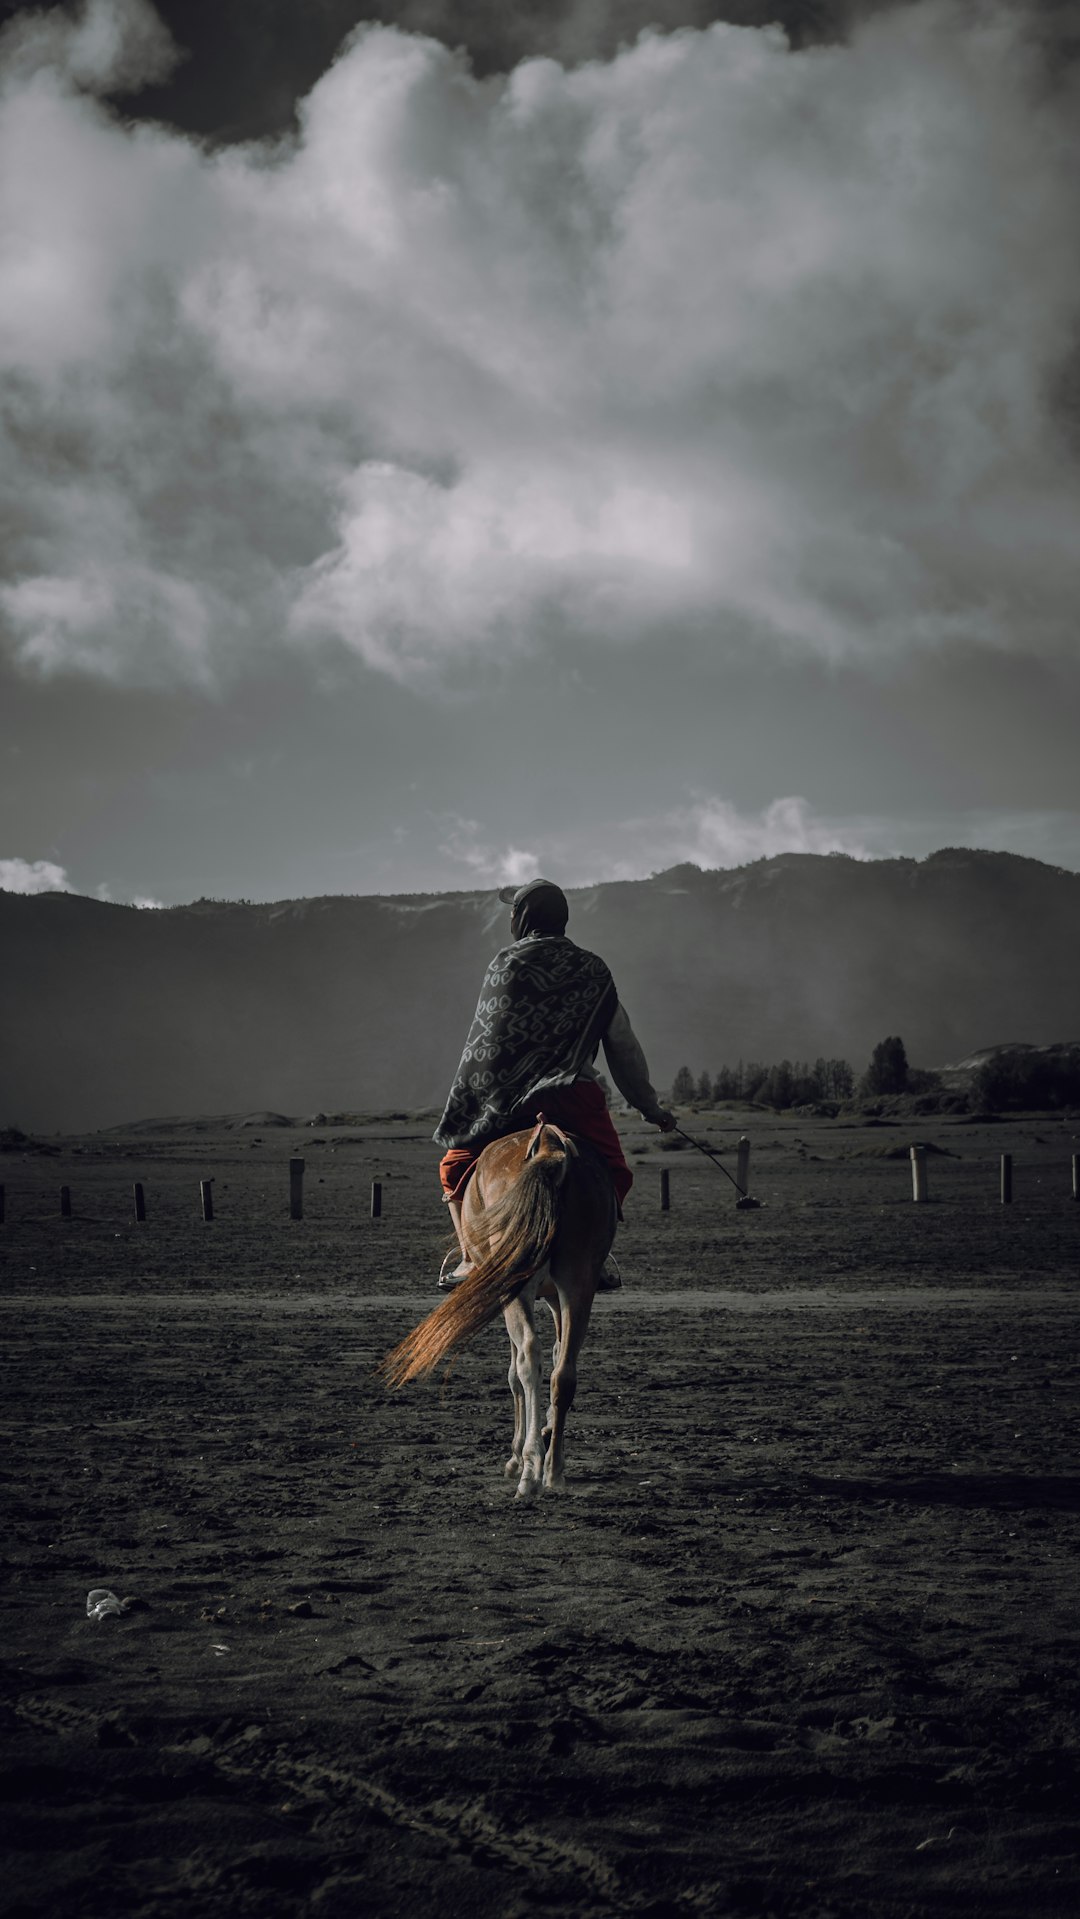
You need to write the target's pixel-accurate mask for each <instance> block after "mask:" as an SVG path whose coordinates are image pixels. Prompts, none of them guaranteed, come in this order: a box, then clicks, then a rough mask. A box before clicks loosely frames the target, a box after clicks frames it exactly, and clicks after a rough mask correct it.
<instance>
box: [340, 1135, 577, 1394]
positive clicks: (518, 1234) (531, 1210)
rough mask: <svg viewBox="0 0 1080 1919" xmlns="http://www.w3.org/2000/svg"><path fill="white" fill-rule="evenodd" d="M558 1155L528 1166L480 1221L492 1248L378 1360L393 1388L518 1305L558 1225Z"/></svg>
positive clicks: (561, 1172) (564, 1166) (563, 1161)
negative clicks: (438, 1304) (520, 1296)
mask: <svg viewBox="0 0 1080 1919" xmlns="http://www.w3.org/2000/svg"><path fill="white" fill-rule="evenodd" d="M569 1164H570V1162H569V1159H568V1158H567V1157H566V1156H565V1155H563V1154H554V1153H544V1154H542V1155H540V1156H537V1157H536V1158H534V1159H529V1160H526V1162H525V1165H524V1167H523V1168H522V1171H521V1172H520V1173H519V1175H518V1177H517V1179H516V1180H515V1182H514V1184H513V1186H511V1188H510V1190H509V1191H508V1192H507V1193H506V1194H505V1196H504V1197H503V1198H502V1199H501V1200H500V1201H499V1202H498V1204H497V1205H495V1206H493V1207H491V1208H490V1209H489V1210H488V1211H487V1212H486V1213H485V1215H484V1225H485V1229H486V1230H487V1231H488V1232H489V1233H490V1235H491V1239H492V1241H493V1245H492V1250H491V1251H490V1252H489V1253H488V1254H487V1256H486V1258H485V1259H483V1260H482V1261H481V1263H480V1264H479V1265H478V1266H476V1267H475V1268H474V1269H473V1271H472V1272H471V1273H470V1274H469V1277H468V1278H467V1279H463V1280H462V1282H461V1284H460V1286H456V1287H455V1288H454V1291H453V1292H452V1293H451V1294H450V1296H449V1298H448V1299H445V1300H444V1301H443V1303H442V1305H441V1306H437V1307H436V1308H435V1311H434V1312H433V1313H429V1314H428V1317H427V1318H426V1319H424V1320H421V1322H420V1324H419V1326H416V1327H414V1329H413V1331H412V1332H411V1333H409V1334H407V1336H406V1337H405V1338H404V1339H403V1340H402V1341H401V1343H400V1345H397V1346H395V1347H394V1349H393V1351H392V1352H390V1353H387V1355H386V1357H385V1359H382V1360H380V1361H379V1364H378V1366H377V1367H376V1371H377V1372H379V1373H381V1374H382V1375H383V1377H384V1378H385V1380H386V1381H387V1383H388V1384H389V1385H391V1386H405V1385H407V1384H408V1382H409V1380H410V1379H422V1378H424V1377H425V1376H426V1374H428V1373H431V1372H433V1371H434V1370H435V1367H436V1366H437V1365H438V1364H439V1361H440V1360H441V1359H446V1358H447V1357H448V1355H449V1354H450V1353H452V1352H453V1351H454V1349H455V1348H456V1347H458V1346H463V1345H464V1344H465V1342H466V1340H469V1339H472V1337H473V1335H474V1334H476V1333H478V1332H480V1330H481V1328H482V1327H484V1326H487V1325H488V1324H489V1323H490V1321H491V1320H493V1319H494V1318H495V1316H496V1314H497V1313H499V1312H501V1311H502V1309H503V1307H504V1306H509V1304H510V1301H511V1300H512V1299H516V1298H517V1295H518V1294H519V1293H520V1291H521V1289H522V1287H523V1286H524V1285H525V1283H526V1281H527V1280H529V1279H531V1278H532V1276H533V1274H534V1273H536V1272H539V1270H540V1268H541V1266H543V1265H545V1264H546V1262H547V1260H548V1259H549V1257H550V1255H551V1248H552V1245H553V1243H554V1239H555V1234H556V1232H557V1231H558V1226H559V1213H560V1190H561V1188H562V1185H563V1181H564V1179H565V1177H566V1173H567V1170H568V1167H569Z"/></svg>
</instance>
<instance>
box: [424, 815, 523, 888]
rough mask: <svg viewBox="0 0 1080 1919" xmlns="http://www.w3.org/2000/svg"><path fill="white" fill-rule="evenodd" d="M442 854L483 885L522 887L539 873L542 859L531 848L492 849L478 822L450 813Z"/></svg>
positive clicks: (441, 847)
mask: <svg viewBox="0 0 1080 1919" xmlns="http://www.w3.org/2000/svg"><path fill="white" fill-rule="evenodd" d="M441 832H442V835H443V837H442V840H441V842H440V845H439V852H440V853H441V854H442V855H443V857H444V858H445V859H448V860H450V861H451V862H452V863H453V864H455V865H460V866H464V867H466V868H467V869H468V871H469V873H470V874H471V875H472V877H473V878H474V879H475V881H476V882H477V884H479V885H481V886H523V885H524V884H525V881H526V880H530V879H534V878H535V877H536V875H537V873H538V872H539V870H540V862H539V856H538V855H537V854H536V853H534V852H532V851H530V849H529V848H528V847H520V846H504V847H502V848H501V849H500V848H498V847H496V846H493V845H492V844H491V843H490V841H488V840H487V839H485V838H484V835H483V829H482V828H481V826H480V824H479V821H477V820H465V819H460V818H458V817H457V815H456V814H448V815H447V816H446V817H445V819H443V821H442V822H441Z"/></svg>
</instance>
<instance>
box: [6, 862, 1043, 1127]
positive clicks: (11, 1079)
mask: <svg viewBox="0 0 1080 1919" xmlns="http://www.w3.org/2000/svg"><path fill="white" fill-rule="evenodd" d="M570 897H571V923H570V933H571V936H572V937H573V938H576V939H577V940H578V942H579V943H580V944H581V945H583V946H588V947H591V948H592V949H593V950H594V951H596V952H599V953H602V954H603V956H604V957H605V959H607V961H608V962H609V964H610V965H611V967H612V970H613V972H614V974H615V978H616V981H617V984H618V987H619V991H620V994H621V997H622V999H623V1001H624V1003H625V1004H626V1006H627V1008H628V1010H629V1012H630V1015H631V1018H632V1020H633V1022H634V1025H635V1027H636V1028H637V1030H638V1032H639V1034H640V1037H641V1039H642V1041H643V1043H644V1045H645V1048H646V1051H647V1053H648V1056H649V1060H650V1064H651V1066H652V1069H653V1076H654V1079H655V1081H656V1083H657V1085H658V1086H661V1087H662V1086H664V1085H668V1084H670V1082H671V1079H672V1077H673V1075H674V1073H675V1070H676V1068H677V1067H678V1066H679V1065H680V1064H682V1063H683V1062H686V1063H688V1064H690V1065H691V1066H692V1067H693V1068H694V1069H695V1071H699V1070H701V1069H705V1070H708V1071H710V1072H715V1070H716V1069H717V1068H718V1067H719V1066H720V1065H721V1064H722V1063H724V1062H730V1063H734V1062H735V1061H736V1060H737V1059H739V1058H740V1057H742V1058H744V1059H763V1060H767V1061H771V1060H777V1059H780V1058H783V1057H785V1056H787V1057H789V1058H793V1059H794V1058H800V1059H807V1058H809V1059H811V1060H812V1059H813V1058H815V1057H816V1056H817V1055H820V1054H824V1055H825V1056H826V1057H833V1056H837V1057H845V1058H847V1059H849V1060H850V1061H851V1063H852V1065H853V1066H854V1067H855V1069H856V1071H859V1070H861V1069H862V1067H863V1066H864V1065H865V1063H866V1060H867V1058H868V1057H869V1054H870V1051H871V1049H872V1048H873V1046H874V1045H875V1044H876V1043H877V1041H878V1040H880V1039H881V1038H883V1037H884V1036H885V1035H886V1034H888V1033H899V1034H901V1035H902V1037H903V1039H904V1041H905V1044H906V1047H907V1054H908V1058H909V1060H910V1061H911V1062H912V1063H913V1064H916V1065H923V1066H933V1065H935V1064H939V1063H942V1062H945V1061H948V1060H962V1059H964V1058H966V1057H967V1056H969V1055H971V1054H972V1053H973V1052H974V1051H975V1050H976V1049H978V1048H984V1047H987V1046H992V1045H995V1044H997V1043H999V1042H1000V1041H1001V1040H1002V1038H1003V1037H1004V1036H1010V1035H1020V1036H1022V1037H1023V1039H1024V1040H1025V1041H1026V1042H1027V1043H1029V1044H1033V1045H1044V1044H1047V1043H1049V1042H1052V1041H1055V1040H1060V1039H1062V1038H1063V1037H1065V1036H1066V1035H1068V1034H1070V1033H1072V1032H1073V1031H1074V1030H1075V1028H1076V1025H1077V1002H1076V972H1077V953H1078V952H1080V875H1078V874H1076V873H1069V872H1064V871H1062V870H1061V869H1060V868H1056V867H1051V866H1045V865H1042V864H1041V863H1040V862H1039V861H1037V860H1028V859H1020V858H1017V857H1015V856H1014V855H1012V854H1006V853H982V852H968V851H960V850H950V851H945V852H940V853H935V854H933V855H932V856H931V857H930V858H928V859H925V860H921V861H919V860H910V859H896V860H874V861H857V860H853V859H849V858H847V857H846V856H843V855H840V854H828V855H815V854H793V853H791V854H783V855H781V856H780V857H778V858H776V859H770V860H759V861H757V862H755V863H754V864H753V865H751V866H745V867H741V868H739V869H738V870H736V871H733V872H701V871H700V870H699V869H698V868H697V867H693V866H680V867H675V868H673V869H672V870H671V871H670V872H667V873H660V874H657V875H656V876H655V877H653V878H651V879H647V880H626V881H618V882H612V883H611V884H607V885H602V886H596V887H590V888H588V889H583V890H580V891H577V892H573V893H572V894H571V896H570ZM507 924H508V916H507V910H506V908H505V907H504V906H501V905H500V904H499V903H498V900H497V898H496V896H495V894H494V892H471V893H449V894H445V895H438V896H421V895H414V896H401V897H395V898H366V899H349V898H326V899H311V900H290V901H283V902H281V903H279V904H275V905H255V906H252V905H234V904H229V903H222V902H216V901H199V902H198V903H197V904H195V905H192V906H182V907H171V908H168V909H166V910H163V911H147V910H142V911H140V910H137V909H136V908H134V907H125V906H110V905H103V904H101V903H100V902H98V901H96V900H89V899H82V898H79V897H78V896H76V895H73V894H67V893H47V894H39V895H35V896H30V897H24V896H22V895H16V894H10V893H0V1124H11V1125H16V1126H21V1127H23V1128H32V1129H35V1130H37V1131H53V1130H56V1131H64V1132H69V1131H83V1130H91V1129H93V1128H97V1127H101V1126H111V1125H115V1124H116V1123H117V1122H118V1121H119V1120H120V1119H121V1118H122V1117H127V1118H128V1119H132V1118H135V1117H137V1116H138V1115H140V1114H143V1115H146V1114H151V1113H163V1112H164V1113H178V1114H184V1113H188V1114H198V1113H243V1112H263V1111H277V1112H283V1113H292V1114H302V1113H314V1112H316V1111H321V1112H325V1113H329V1112H335V1111H344V1110H368V1111H372V1110H378V1109H379V1108H385V1107H389V1106H401V1107H425V1106H438V1107H441V1104H442V1099H443V1096H444V1094H445V1091H446V1088H447V1086H448V1084H449V1082H450V1080H451V1078H452V1076H453V1072H454V1068H455V1066H456V1064H457V1060H458V1056H459V1054H460V1051H461V1045H462V1041H463V1040H464V1037H465V1033H466V1031H467V1029H468V1026H469V1022H470V1020H471V1017H472V1013H473V1008H474V1006H475V1003H476V996H477V991H478V988H479V984H480V980H481V976H482V973H483V968H484V965H485V963H486V961H487V959H488V958H489V957H490V955H491V954H492V952H494V951H495V950H496V948H497V947H499V946H500V945H502V944H504V943H505V941H506V939H507V937H508V932H507Z"/></svg>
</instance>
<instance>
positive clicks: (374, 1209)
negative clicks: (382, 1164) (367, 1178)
mask: <svg viewBox="0 0 1080 1919" xmlns="http://www.w3.org/2000/svg"><path fill="white" fill-rule="evenodd" d="M381 1213H382V1182H381V1181H380V1180H377V1179H373V1180H372V1182H371V1217H372V1219H378V1218H379V1217H380V1215H381Z"/></svg>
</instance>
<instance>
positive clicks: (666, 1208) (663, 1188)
mask: <svg viewBox="0 0 1080 1919" xmlns="http://www.w3.org/2000/svg"><path fill="white" fill-rule="evenodd" d="M660 1211H661V1212H662V1213H670V1211H671V1174H670V1173H669V1172H668V1169H667V1167H666V1166H662V1167H661V1168H660Z"/></svg>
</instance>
